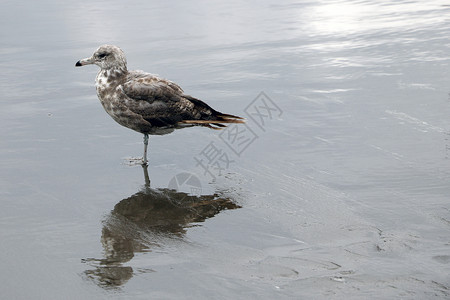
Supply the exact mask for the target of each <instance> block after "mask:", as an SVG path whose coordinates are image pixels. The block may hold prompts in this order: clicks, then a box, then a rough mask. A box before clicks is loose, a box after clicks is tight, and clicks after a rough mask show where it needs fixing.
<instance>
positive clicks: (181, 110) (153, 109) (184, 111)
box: [122, 71, 244, 128]
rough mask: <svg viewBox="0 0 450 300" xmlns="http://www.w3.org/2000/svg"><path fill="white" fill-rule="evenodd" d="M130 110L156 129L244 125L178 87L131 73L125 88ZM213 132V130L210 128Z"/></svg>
mask: <svg viewBox="0 0 450 300" xmlns="http://www.w3.org/2000/svg"><path fill="white" fill-rule="evenodd" d="M122 90H123V92H124V94H125V95H126V96H127V97H128V99H129V101H128V103H127V107H128V109H130V110H131V111H132V112H134V113H136V114H138V115H140V116H141V117H142V118H143V119H144V120H146V121H148V122H149V123H151V124H152V125H153V126H160V127H164V126H174V125H181V124H185V125H190V124H194V125H202V126H207V127H211V126H210V124H215V125H216V126H218V127H225V125H220V124H221V123H243V122H244V121H242V118H240V117H237V116H233V115H227V114H222V113H220V112H218V111H216V110H214V109H213V108H211V107H210V106H209V105H208V104H206V103H205V102H203V101H201V100H199V99H196V98H194V97H191V96H189V95H185V94H184V93H183V90H182V89H181V87H179V86H178V85H177V84H176V83H174V82H172V81H169V80H166V79H162V78H159V77H157V76H155V75H151V74H148V73H144V72H139V71H138V72H136V71H135V72H130V75H129V76H128V78H127V80H126V82H125V83H123V85H122ZM211 128H212V127H211Z"/></svg>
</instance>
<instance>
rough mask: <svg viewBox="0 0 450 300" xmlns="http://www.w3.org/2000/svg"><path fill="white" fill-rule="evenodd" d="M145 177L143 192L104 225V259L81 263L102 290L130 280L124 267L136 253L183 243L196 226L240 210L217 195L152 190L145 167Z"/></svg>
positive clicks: (129, 270) (122, 205)
mask: <svg viewBox="0 0 450 300" xmlns="http://www.w3.org/2000/svg"><path fill="white" fill-rule="evenodd" d="M144 177H145V186H144V188H143V189H142V190H141V191H139V192H137V193H136V194H134V195H132V196H130V197H128V198H126V199H123V200H122V201H120V202H119V203H117V204H116V205H115V206H114V209H113V210H112V212H111V213H110V214H109V215H108V216H107V217H106V218H105V220H104V221H103V229H102V237H101V242H102V246H103V248H104V258H103V259H85V260H84V262H86V263H88V264H89V265H91V266H92V267H94V269H90V270H87V271H85V275H86V276H87V278H89V279H91V280H94V281H95V282H96V283H97V284H98V285H100V286H102V287H105V288H115V287H119V286H121V285H123V284H124V283H126V282H127V281H128V280H129V279H130V278H131V277H132V276H133V272H134V270H133V269H132V268H131V267H129V266H124V265H123V264H124V263H126V262H128V261H130V260H131V259H132V258H133V257H134V254H135V253H137V252H150V251H152V250H154V249H157V248H161V247H163V246H164V241H165V240H166V241H167V239H170V240H173V239H182V238H183V236H184V234H185V233H186V229H187V228H189V227H192V226H195V224H196V223H198V222H203V221H205V220H206V219H208V218H211V217H213V216H215V215H216V214H218V213H219V212H220V211H222V210H224V209H236V208H240V206H239V205H237V204H236V203H234V202H233V200H231V199H229V198H226V197H224V196H221V195H218V194H214V195H201V196H193V195H189V194H187V193H183V192H177V191H175V190H172V189H166V188H158V189H152V188H150V180H149V177H148V171H147V167H144ZM145 271H146V272H151V271H152V270H148V269H147V270H145Z"/></svg>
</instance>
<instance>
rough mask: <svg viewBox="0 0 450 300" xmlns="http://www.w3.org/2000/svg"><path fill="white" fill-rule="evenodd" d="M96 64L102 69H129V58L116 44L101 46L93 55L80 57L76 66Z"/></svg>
mask: <svg viewBox="0 0 450 300" xmlns="http://www.w3.org/2000/svg"><path fill="white" fill-rule="evenodd" d="M92 64H95V65H97V66H99V67H100V68H101V69H102V70H109V69H122V70H126V69H127V59H126V58H125V54H124V53H123V51H122V49H120V48H119V47H117V46H114V45H102V46H100V47H99V48H98V49H97V50H96V51H95V52H94V54H92V56H91V57H88V58H84V59H80V60H79V61H77V63H76V64H75V66H76V67H81V66H85V65H92Z"/></svg>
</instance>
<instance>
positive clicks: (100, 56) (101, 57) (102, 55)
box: [98, 53, 108, 59]
mask: <svg viewBox="0 0 450 300" xmlns="http://www.w3.org/2000/svg"><path fill="white" fill-rule="evenodd" d="M106 56H108V53H100V54H99V55H98V58H100V59H103V58H105V57H106Z"/></svg>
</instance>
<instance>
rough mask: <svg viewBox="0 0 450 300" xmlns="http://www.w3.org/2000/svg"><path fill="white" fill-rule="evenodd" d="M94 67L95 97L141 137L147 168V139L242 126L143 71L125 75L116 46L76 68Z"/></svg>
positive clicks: (102, 49)
mask: <svg viewBox="0 0 450 300" xmlns="http://www.w3.org/2000/svg"><path fill="white" fill-rule="evenodd" d="M92 64H94V65H97V66H99V67H100V71H99V72H98V74H97V77H96V79H95V86H96V89H97V96H98V98H99V100H100V102H101V103H102V105H103V108H104V109H105V111H106V112H107V113H108V114H109V115H110V116H111V117H112V118H113V119H114V121H116V122H117V123H119V124H120V125H122V126H125V127H127V128H130V129H133V130H135V131H137V132H140V133H143V134H144V156H143V158H142V164H143V165H147V162H148V160H147V146H148V136H149V135H164V134H168V133H171V132H173V131H174V130H175V129H181V128H185V127H192V126H204V127H208V128H211V129H216V130H218V129H223V128H225V127H226V126H227V125H226V124H230V123H245V121H244V119H243V118H241V117H238V116H234V115H230V114H224V113H221V112H219V111H217V110H214V109H213V108H211V107H210V106H209V105H208V104H206V103H205V102H203V101H201V100H199V99H197V98H194V97H192V96H189V95H186V94H185V93H184V91H183V89H182V88H181V87H180V86H179V85H178V84H176V83H174V82H172V81H170V80H167V79H163V78H160V77H158V76H157V75H154V74H150V73H146V72H144V71H128V69H127V60H126V58H125V54H124V52H123V51H122V49H120V48H119V47H117V46H114V45H102V46H100V47H99V48H98V49H97V50H96V51H95V52H94V54H93V55H92V56H91V57H88V58H84V59H80V60H79V61H77V63H76V64H75V66H76V67H81V66H85V65H92Z"/></svg>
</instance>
